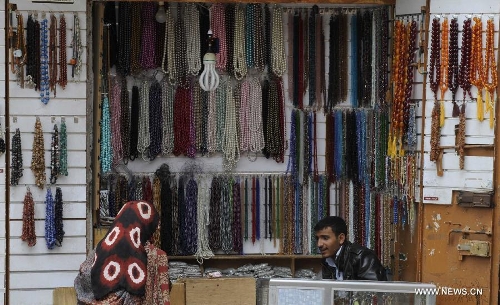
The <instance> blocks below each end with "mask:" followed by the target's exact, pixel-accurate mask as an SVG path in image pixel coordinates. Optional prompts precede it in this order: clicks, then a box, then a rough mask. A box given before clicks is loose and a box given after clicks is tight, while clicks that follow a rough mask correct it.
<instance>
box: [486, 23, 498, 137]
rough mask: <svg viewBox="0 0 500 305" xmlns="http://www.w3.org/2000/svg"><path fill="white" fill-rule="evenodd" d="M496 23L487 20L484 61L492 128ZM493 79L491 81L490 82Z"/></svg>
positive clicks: (495, 86)
mask: <svg viewBox="0 0 500 305" xmlns="http://www.w3.org/2000/svg"><path fill="white" fill-rule="evenodd" d="M494 33H495V25H494V24H493V18H492V17H490V18H489V19H488V21H487V22H486V57H485V63H484V86H485V87H486V100H485V102H486V110H487V111H488V112H489V115H490V128H493V124H494V120H495V112H494V111H495V110H494V106H493V105H494V101H495V90H496V88H497V83H498V75H497V64H496V62H495V51H494V49H495V47H494V44H495V39H494ZM490 81H491V82H490Z"/></svg>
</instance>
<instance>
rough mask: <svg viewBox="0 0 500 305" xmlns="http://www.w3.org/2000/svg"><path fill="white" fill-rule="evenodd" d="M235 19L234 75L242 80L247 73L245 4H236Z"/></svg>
mask: <svg viewBox="0 0 500 305" xmlns="http://www.w3.org/2000/svg"><path fill="white" fill-rule="evenodd" d="M234 20H235V22H234V23H235V28H234V42H233V43H234V51H233V66H234V77H236V79H237V80H242V79H243V77H245V75H246V74H247V62H246V54H245V10H244V8H243V5H236V9H235V16H234Z"/></svg>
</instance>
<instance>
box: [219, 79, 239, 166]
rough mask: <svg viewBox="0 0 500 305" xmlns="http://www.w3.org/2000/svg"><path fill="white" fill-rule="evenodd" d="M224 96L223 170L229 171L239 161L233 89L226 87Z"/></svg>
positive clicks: (229, 86)
mask: <svg viewBox="0 0 500 305" xmlns="http://www.w3.org/2000/svg"><path fill="white" fill-rule="evenodd" d="M226 92H227V94H226V120H225V122H226V124H225V128H224V147H223V154H224V162H223V163H224V168H225V170H226V171H231V170H232V169H233V168H234V167H235V166H236V163H238V160H239V159H240V150H239V148H238V147H239V145H238V131H237V126H236V101H235V99H234V96H233V88H232V86H231V85H230V84H228V85H227V91H226Z"/></svg>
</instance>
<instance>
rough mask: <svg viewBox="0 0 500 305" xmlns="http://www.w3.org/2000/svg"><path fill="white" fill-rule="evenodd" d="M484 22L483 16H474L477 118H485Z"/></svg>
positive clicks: (473, 76)
mask: <svg viewBox="0 0 500 305" xmlns="http://www.w3.org/2000/svg"><path fill="white" fill-rule="evenodd" d="M482 31H483V22H482V20H481V17H474V25H473V26H472V50H471V63H470V82H471V84H473V85H474V86H476V88H477V100H476V106H477V119H478V120H479V121H483V119H484V105H483V88H484V82H485V73H484V65H483V33H482Z"/></svg>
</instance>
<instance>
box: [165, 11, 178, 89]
mask: <svg viewBox="0 0 500 305" xmlns="http://www.w3.org/2000/svg"><path fill="white" fill-rule="evenodd" d="M166 14H167V21H166V22H165V26H166V31H165V32H166V35H167V39H166V41H167V42H168V43H167V74H168V81H169V83H170V84H172V85H173V84H175V83H176V81H177V70H176V68H175V26H174V23H175V22H174V17H173V16H172V8H170V7H169V8H168V10H167V12H166Z"/></svg>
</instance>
